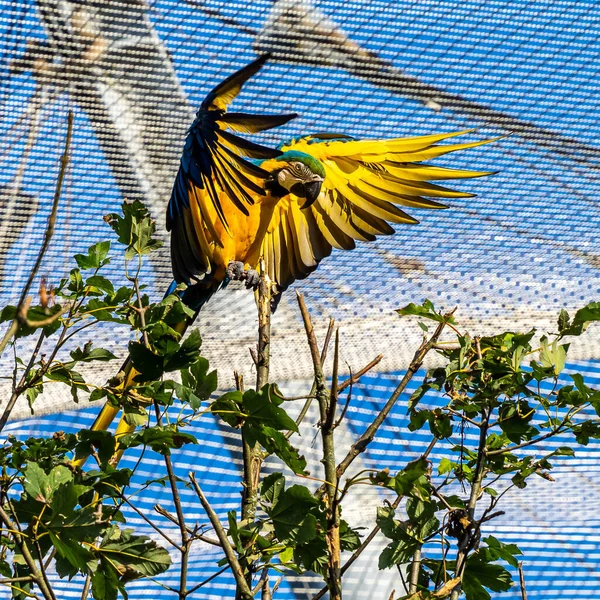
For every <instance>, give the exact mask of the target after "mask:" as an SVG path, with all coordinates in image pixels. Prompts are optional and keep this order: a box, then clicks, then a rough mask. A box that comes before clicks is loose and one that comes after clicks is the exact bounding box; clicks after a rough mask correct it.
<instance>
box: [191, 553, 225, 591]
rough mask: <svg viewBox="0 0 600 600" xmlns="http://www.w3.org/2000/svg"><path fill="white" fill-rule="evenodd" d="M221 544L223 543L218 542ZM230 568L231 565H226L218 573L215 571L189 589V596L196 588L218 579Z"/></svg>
mask: <svg viewBox="0 0 600 600" xmlns="http://www.w3.org/2000/svg"><path fill="white" fill-rule="evenodd" d="M218 545H219V546H220V545H221V544H218ZM227 570H229V565H225V566H224V567H223V568H222V569H219V570H218V571H217V572H216V573H213V574H212V575H211V576H210V577H207V578H206V579H205V580H204V581H201V582H200V583H198V584H196V585H195V586H194V587H193V588H190V589H189V590H188V596H190V595H191V594H193V593H194V592H195V591H196V590H199V589H200V588H201V587H203V586H205V585H206V584H207V583H210V582H211V581H212V580H213V579H216V578H217V577H218V576H219V575H222V574H223V573H225V571H227Z"/></svg>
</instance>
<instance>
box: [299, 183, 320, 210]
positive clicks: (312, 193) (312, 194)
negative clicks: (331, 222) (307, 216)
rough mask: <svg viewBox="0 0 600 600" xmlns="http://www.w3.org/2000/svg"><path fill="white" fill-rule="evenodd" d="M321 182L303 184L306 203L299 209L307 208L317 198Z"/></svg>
mask: <svg viewBox="0 0 600 600" xmlns="http://www.w3.org/2000/svg"><path fill="white" fill-rule="evenodd" d="M322 183H323V182H322V181H309V182H308V183H305V184H304V193H305V196H306V202H305V203H304V204H303V205H302V207H301V208H308V207H309V206H312V204H313V203H314V201H315V200H316V199H317V198H318V197H319V194H320V193H321V185H322Z"/></svg>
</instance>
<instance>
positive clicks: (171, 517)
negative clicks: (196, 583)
mask: <svg viewBox="0 0 600 600" xmlns="http://www.w3.org/2000/svg"><path fill="white" fill-rule="evenodd" d="M154 510H155V511H156V512H157V513H158V514H159V515H161V516H163V517H165V519H168V520H169V521H171V523H173V524H175V525H177V527H179V521H178V520H177V517H175V516H174V515H172V514H171V513H170V512H168V511H167V510H165V509H164V508H163V507H162V506H161V505H160V504H155V505H154ZM185 529H186V531H187V532H188V533H189V535H190V538H193V539H194V540H198V541H200V542H205V543H206V544H210V545H211V546H219V547H220V546H221V543H220V542H219V540H214V539H213V538H210V537H208V536H206V535H202V534H200V533H198V532H196V531H194V530H193V529H192V528H191V527H188V526H187V525H186V527H185ZM190 593H191V592H189V591H188V594H190Z"/></svg>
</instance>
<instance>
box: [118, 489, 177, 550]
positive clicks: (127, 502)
mask: <svg viewBox="0 0 600 600" xmlns="http://www.w3.org/2000/svg"><path fill="white" fill-rule="evenodd" d="M121 499H122V500H123V502H125V504H127V505H128V506H129V507H130V508H132V509H133V510H134V511H135V512H136V513H137V514H138V515H139V516H140V517H142V519H143V520H144V521H145V522H146V523H148V525H150V527H152V529H154V531H156V533H158V534H159V535H161V536H162V537H163V538H164V539H165V540H166V541H167V542H169V544H171V546H174V547H175V548H177V550H179V552H183V548H182V547H181V546H180V545H179V544H178V543H177V542H175V541H174V540H172V539H171V538H170V537H169V536H168V535H167V534H166V533H165V532H164V531H163V530H162V529H161V528H160V527H158V526H157V525H156V524H155V523H153V522H152V521H151V520H150V519H149V518H148V517H147V516H146V515H145V514H144V513H143V512H142V511H141V510H140V509H139V508H138V507H137V506H135V505H134V504H133V502H130V501H129V500H127V498H125V496H123V495H121Z"/></svg>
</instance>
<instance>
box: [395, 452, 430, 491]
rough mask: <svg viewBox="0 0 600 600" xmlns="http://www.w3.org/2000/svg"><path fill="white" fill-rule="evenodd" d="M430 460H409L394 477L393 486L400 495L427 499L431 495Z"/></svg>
mask: <svg viewBox="0 0 600 600" xmlns="http://www.w3.org/2000/svg"><path fill="white" fill-rule="evenodd" d="M429 469H430V465H429V462H428V461H427V460H426V459H424V458H419V459H417V460H414V461H412V462H409V463H408V464H407V465H406V467H404V469H402V471H400V472H399V473H398V474H397V475H396V476H395V477H394V478H393V486H394V489H395V490H396V493H397V494H398V495H399V496H413V497H416V498H420V499H421V500H426V499H428V498H429V495H430V487H431V486H430V484H429V480H428V478H427V475H428V473H429Z"/></svg>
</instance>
